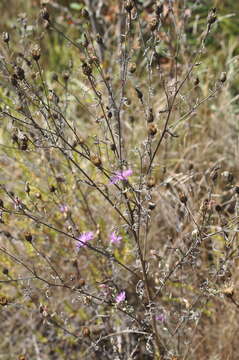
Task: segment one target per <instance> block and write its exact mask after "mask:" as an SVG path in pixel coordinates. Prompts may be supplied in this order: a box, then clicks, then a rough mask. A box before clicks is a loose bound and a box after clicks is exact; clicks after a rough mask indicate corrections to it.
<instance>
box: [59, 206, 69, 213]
mask: <svg viewBox="0 0 239 360" xmlns="http://www.w3.org/2000/svg"><path fill="white" fill-rule="evenodd" d="M60 211H61V212H62V213H67V212H68V206H67V205H65V204H63V205H60Z"/></svg>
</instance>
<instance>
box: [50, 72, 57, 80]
mask: <svg viewBox="0 0 239 360" xmlns="http://www.w3.org/2000/svg"><path fill="white" fill-rule="evenodd" d="M51 80H52V81H58V75H57V74H56V73H53V74H52V76H51Z"/></svg>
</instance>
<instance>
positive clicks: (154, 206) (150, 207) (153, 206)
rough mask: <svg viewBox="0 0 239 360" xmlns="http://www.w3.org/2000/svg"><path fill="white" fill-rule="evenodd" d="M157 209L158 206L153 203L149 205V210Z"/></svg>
mask: <svg viewBox="0 0 239 360" xmlns="http://www.w3.org/2000/svg"><path fill="white" fill-rule="evenodd" d="M155 208H156V204H155V203H153V202H150V203H149V210H154V209H155Z"/></svg>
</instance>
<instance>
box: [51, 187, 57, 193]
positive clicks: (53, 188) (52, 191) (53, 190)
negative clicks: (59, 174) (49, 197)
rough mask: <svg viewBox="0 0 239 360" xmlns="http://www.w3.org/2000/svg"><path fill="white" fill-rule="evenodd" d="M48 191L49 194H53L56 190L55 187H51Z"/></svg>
mask: <svg viewBox="0 0 239 360" xmlns="http://www.w3.org/2000/svg"><path fill="white" fill-rule="evenodd" d="M49 190H50V192H51V193H54V192H56V190H57V189H56V187H55V185H51V186H50V189H49Z"/></svg>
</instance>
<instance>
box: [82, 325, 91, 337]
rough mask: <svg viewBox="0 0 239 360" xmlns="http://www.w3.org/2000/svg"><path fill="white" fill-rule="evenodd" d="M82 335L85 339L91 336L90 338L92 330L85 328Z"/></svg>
mask: <svg viewBox="0 0 239 360" xmlns="http://www.w3.org/2000/svg"><path fill="white" fill-rule="evenodd" d="M82 335H83V336H84V337H89V336H90V329H89V328H88V327H84V328H83V329H82Z"/></svg>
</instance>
